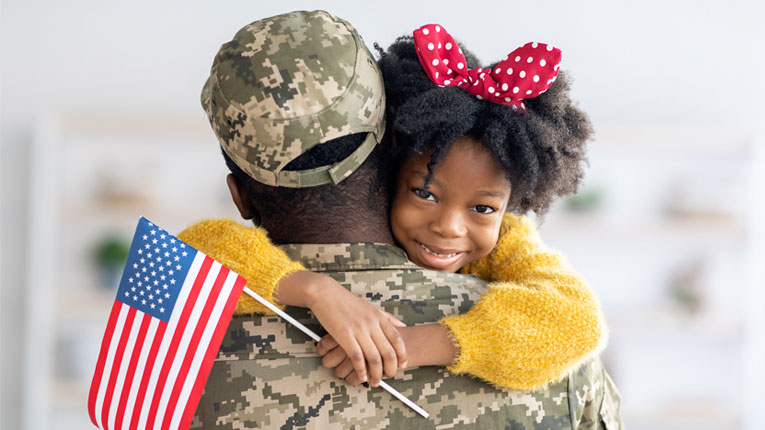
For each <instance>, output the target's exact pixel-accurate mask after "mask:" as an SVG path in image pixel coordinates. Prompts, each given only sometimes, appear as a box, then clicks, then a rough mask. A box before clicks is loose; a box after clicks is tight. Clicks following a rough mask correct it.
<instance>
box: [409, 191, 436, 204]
mask: <svg viewBox="0 0 765 430" xmlns="http://www.w3.org/2000/svg"><path fill="white" fill-rule="evenodd" d="M412 192H414V194H415V195H416V196H417V197H419V198H421V199H423V200H430V201H432V202H434V201H436V196H434V195H433V194H431V193H430V192H429V191H427V190H423V189H422V188H412Z"/></svg>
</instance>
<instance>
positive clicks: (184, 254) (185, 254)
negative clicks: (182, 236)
mask: <svg viewBox="0 0 765 430" xmlns="http://www.w3.org/2000/svg"><path fill="white" fill-rule="evenodd" d="M181 255H182V256H184V257H185V256H187V255H189V253H188V252H186V251H183V252H181Z"/></svg>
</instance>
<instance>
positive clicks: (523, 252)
mask: <svg viewBox="0 0 765 430" xmlns="http://www.w3.org/2000/svg"><path fill="white" fill-rule="evenodd" d="M178 237H179V238H180V239H181V240H183V241H185V242H186V243H188V244H190V245H191V246H193V247H195V248H197V249H199V250H201V251H202V252H204V253H205V254H207V255H209V256H210V257H212V258H214V259H216V260H218V261H220V262H221V263H222V264H224V265H225V266H227V267H229V268H231V269H232V270H234V271H235V272H237V273H239V274H240V275H241V276H243V277H244V278H245V279H247V286H248V287H249V288H251V289H252V290H253V291H255V292H257V293H258V294H260V295H261V296H263V297H264V298H266V299H267V300H269V301H271V302H273V301H274V299H273V293H274V288H275V286H276V285H277V284H278V282H279V280H280V279H281V278H282V277H284V276H286V275H288V274H290V273H293V272H295V271H297V270H303V269H304V268H303V266H302V265H301V264H300V263H297V262H294V261H291V260H290V259H289V258H288V257H287V255H286V254H285V253H284V252H283V251H282V250H281V249H279V248H277V247H276V246H274V245H273V244H271V242H270V241H269V239H268V235H267V232H266V231H265V230H264V229H262V228H255V227H244V226H242V225H240V224H238V223H237V222H234V221H231V220H208V221H202V222H200V223H197V224H194V225H192V226H191V227H189V228H187V229H186V230H184V231H183V232H181V233H180V234H179V235H178ZM253 255H257V258H253ZM462 272H463V273H469V274H473V275H475V276H477V277H479V278H481V279H483V280H485V281H488V282H490V284H489V287H490V288H489V290H488V291H487V292H486V294H485V295H484V296H483V297H482V298H481V299H480V300H479V301H478V303H476V304H475V305H474V306H473V308H472V309H470V311H468V312H467V313H465V314H463V315H458V316H453V317H448V318H444V319H443V320H441V323H442V324H444V325H446V326H447V327H449V329H450V330H451V333H452V336H453V338H452V340H453V341H454V343H455V346H457V348H458V351H459V354H458V357H457V358H456V359H455V361H454V363H453V364H452V365H451V366H449V370H450V371H452V372H454V373H467V374H471V375H473V376H477V377H479V378H481V379H484V380H485V381H488V382H489V383H491V384H494V385H496V386H500V387H506V388H512V389H532V388H537V387H540V386H543V385H545V384H547V383H549V382H552V381H555V380H558V379H560V378H562V377H564V376H565V375H566V373H567V372H568V371H569V370H572V369H573V368H575V367H576V366H577V365H579V364H580V363H581V362H583V361H584V360H586V359H588V358H590V357H591V356H592V355H593V354H595V353H597V352H599V351H600V350H601V349H602V348H603V346H604V345H605V341H606V339H607V337H608V336H607V328H606V325H605V322H604V320H603V317H602V314H601V311H600V305H599V303H598V301H597V299H596V298H595V295H594V293H593V292H592V290H591V289H590V288H589V287H588V285H587V284H586V283H585V282H584V280H583V279H582V278H581V277H580V276H579V275H578V274H577V273H576V272H574V271H573V270H572V269H571V268H570V267H569V266H568V264H567V263H566V262H565V261H564V259H563V257H562V256H560V255H559V254H556V253H554V252H552V251H550V250H548V249H547V248H546V247H545V245H544V244H543V243H542V241H541V239H540V238H539V234H538V233H537V231H536V228H535V227H534V225H533V223H532V222H531V221H530V220H529V219H527V218H526V217H516V216H514V215H510V214H506V215H505V216H504V219H503V221H502V227H501V229H500V237H499V241H498V243H497V246H495V247H494V250H493V251H492V252H491V254H489V255H488V256H486V257H484V258H483V259H481V260H478V261H476V262H473V263H471V264H470V265H468V266H466V267H464V268H463V269H462ZM252 313H258V314H271V313H272V312H271V311H269V310H268V309H267V308H265V307H264V306H262V305H261V304H260V303H258V302H257V301H255V300H254V299H252V298H251V297H249V296H247V295H242V296H241V297H240V299H239V302H238V303H237V307H236V311H235V314H237V315H242V314H252Z"/></svg>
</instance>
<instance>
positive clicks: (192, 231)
mask: <svg viewBox="0 0 765 430" xmlns="http://www.w3.org/2000/svg"><path fill="white" fill-rule="evenodd" d="M178 238H180V239H181V240H183V241H184V242H186V243H188V244H189V245H191V246H193V247H194V248H197V249H199V250H200V251H202V252H204V253H205V254H207V255H208V256H210V257H211V258H213V259H215V260H217V261H219V262H220V263H221V264H223V265H224V266H226V267H228V268H230V269H231V270H233V271H234V272H236V273H238V274H239V275H241V276H242V277H244V278H245V279H247V287H249V288H250V289H252V290H253V291H255V292H256V293H258V294H259V295H261V296H262V297H263V298H265V299H266V300H268V301H270V302H272V303H274V304H276V305H277V306H279V307H284V306H285V305H289V306H299V307H305V308H309V309H311V312H312V313H313V314H314V316H315V317H316V319H318V320H319V322H320V323H321V325H322V327H324V329H325V330H327V332H328V333H330V334H331V335H332V336H333V337H334V338H335V339H337V341H338V342H339V344H340V345H341V346H342V347H343V348H344V349H345V350H346V351H348V355H349V357H350V361H351V363H352V368H353V369H354V370H355V371H356V372H357V374H358V375H359V376H358V377H359V378H360V379H361V380H366V376H367V375H366V371H367V365H369V369H368V370H369V380H370V383H371V384H372V385H377V384H378V383H379V381H380V379H381V377H382V375H383V374H384V375H385V376H393V375H395V373H396V371H397V370H398V369H399V368H403V366H405V365H406V347H405V345H404V341H403V339H402V337H401V335H400V334H399V332H398V330H396V326H401V325H403V323H401V322H400V321H398V320H396V319H395V318H394V317H393V316H392V315H390V314H388V313H387V312H384V311H382V310H381V309H379V308H377V307H375V306H373V305H372V304H370V303H369V302H367V301H365V300H364V299H362V298H360V297H358V296H356V295H355V294H353V293H351V292H350V291H348V290H346V289H345V288H344V287H343V286H342V285H340V284H339V283H338V282H337V281H335V280H334V279H332V278H330V277H329V276H326V275H322V274H318V273H313V272H310V271H307V270H305V268H304V267H303V265H302V264H300V263H298V262H294V261H292V260H290V258H289V257H288V256H287V254H286V253H284V251H282V250H281V249H279V248H278V247H276V246H274V245H273V244H272V243H271V241H270V240H269V239H268V233H267V232H266V230H265V229H262V228H252V227H244V226H242V225H240V224H239V223H237V222H235V221H231V220H209V221H202V222H199V223H197V224H194V225H192V226H191V227H189V228H187V229H186V230H184V231H183V232H181V233H180V234H179V235H178ZM234 313H235V314H236V315H244V314H253V313H254V314H267V315H273V312H271V311H270V310H268V309H267V308H266V307H265V306H263V305H261V304H260V303H259V302H258V301H256V300H255V299H253V298H251V297H250V296H248V295H246V294H243V295H242V296H241V297H240V298H239V301H238V302H237V305H236V309H235V311H234Z"/></svg>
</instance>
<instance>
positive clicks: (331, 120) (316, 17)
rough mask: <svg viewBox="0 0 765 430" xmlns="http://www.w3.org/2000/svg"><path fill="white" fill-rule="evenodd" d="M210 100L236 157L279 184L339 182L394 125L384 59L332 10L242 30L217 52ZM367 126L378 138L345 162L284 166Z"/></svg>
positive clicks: (209, 109) (205, 102) (207, 90)
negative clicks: (388, 114) (388, 115)
mask: <svg viewBox="0 0 765 430" xmlns="http://www.w3.org/2000/svg"><path fill="white" fill-rule="evenodd" d="M202 106H203V107H204V109H205V112H206V113H207V116H208V118H209V120H210V124H211V125H212V127H213V130H214V131H215V134H216V136H217V137H218V140H219V141H220V144H221V146H222V147H223V150H224V151H225V152H226V154H227V155H228V156H229V157H230V158H231V159H232V160H233V161H234V162H235V163H236V165H237V166H239V167H240V168H241V169H242V170H243V171H245V172H247V174H249V175H250V176H251V177H252V178H253V179H255V180H256V181H258V182H261V183H263V184H266V185H271V186H281V187H293V188H301V187H311V186H316V185H322V184H328V183H335V184H337V183H339V182H340V181H342V180H343V179H345V178H346V177H348V176H349V175H350V174H351V173H353V171H354V170H356V169H357V168H358V167H359V166H360V165H361V164H362V163H363V162H364V160H366V158H367V156H368V155H369V153H371V152H372V150H373V149H374V147H375V145H376V144H378V143H379V142H380V141H381V140H382V135H383V132H384V131H385V118H384V116H385V115H384V113H385V91H384V87H383V81H382V75H381V74H380V70H379V68H378V67H377V62H376V61H375V60H374V58H373V57H372V54H371V53H370V52H369V49H368V48H367V47H366V45H365V44H364V42H363V40H362V39H361V37H360V36H359V34H358V33H357V32H356V29H355V28H353V26H352V25H351V24H350V23H348V22H347V21H344V20H342V19H339V18H337V17H336V16H334V15H332V14H330V13H328V12H325V11H312V12H306V11H296V12H290V13H286V14H283V15H278V16H274V17H271V18H266V19H262V20H259V21H255V22H253V23H251V24H249V25H247V26H245V27H244V28H242V29H241V30H239V32H237V33H236V35H234V39H233V40H231V41H230V42H228V43H226V44H224V45H223V46H221V48H220V50H219V51H218V54H217V55H216V57H215V61H214V62H213V65H212V70H211V71H210V77H209V78H208V79H207V82H206V83H205V85H204V88H203V89H202ZM363 132H366V133H369V135H368V136H367V138H366V139H365V140H364V142H363V143H362V144H361V145H360V146H359V147H358V148H357V149H356V150H355V151H354V152H353V153H352V154H351V155H350V156H348V157H347V158H346V159H345V160H342V161H340V162H338V163H336V164H334V165H330V166H323V167H318V168H315V169H310V170H303V171H286V170H283V169H284V167H285V166H286V165H287V164H289V162H290V161H292V160H294V159H295V158H297V157H299V156H300V155H301V154H303V153H305V152H306V151H308V150H309V149H311V148H312V147H314V146H316V145H319V144H321V143H324V142H327V141H330V140H332V139H336V138H338V137H342V136H346V135H349V134H354V133H363Z"/></svg>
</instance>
